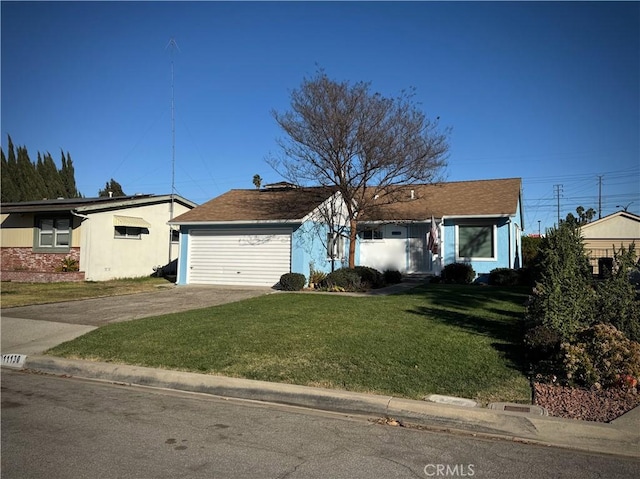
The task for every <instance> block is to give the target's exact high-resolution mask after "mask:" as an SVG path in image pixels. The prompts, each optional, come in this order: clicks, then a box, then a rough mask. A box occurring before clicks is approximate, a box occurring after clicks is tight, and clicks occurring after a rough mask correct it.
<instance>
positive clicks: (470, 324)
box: [407, 306, 528, 374]
mask: <svg viewBox="0 0 640 479" xmlns="http://www.w3.org/2000/svg"><path fill="white" fill-rule="evenodd" d="M407 312H408V313H411V314H415V315H417V316H424V317H428V318H429V320H431V321H434V322H439V323H443V324H447V325H451V326H455V327H457V328H461V329H464V330H466V331H469V332H472V333H474V334H478V335H481V336H487V337H490V338H493V339H495V340H496V341H494V342H492V343H491V346H492V347H493V348H494V349H495V350H496V351H498V352H500V354H501V355H502V357H503V358H505V359H506V360H507V361H509V362H510V363H511V364H512V365H513V367H514V368H515V369H517V370H518V371H520V372H522V373H524V374H528V363H527V361H526V358H525V355H524V349H523V347H522V340H523V335H524V326H523V322H522V321H518V320H517V319H516V318H519V317H520V315H519V314H517V313H515V312H512V311H504V310H498V309H493V310H492V312H493V313H497V314H500V315H505V316H510V317H509V318H504V319H500V318H495V319H494V318H486V317H482V316H477V315H475V314H465V313H462V312H456V311H448V310H445V309H440V308H434V307H429V306H420V307H418V308H417V309H412V310H407Z"/></svg>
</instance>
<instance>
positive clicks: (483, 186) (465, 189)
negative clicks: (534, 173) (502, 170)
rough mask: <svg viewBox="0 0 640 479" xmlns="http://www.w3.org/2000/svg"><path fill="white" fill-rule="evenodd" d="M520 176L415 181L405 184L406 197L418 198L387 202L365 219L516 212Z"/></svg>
mask: <svg viewBox="0 0 640 479" xmlns="http://www.w3.org/2000/svg"><path fill="white" fill-rule="evenodd" d="M520 188H521V180H520V178H507V179H498V180H476V181H456V182H451V183H434V184H430V185H413V186H406V187H404V188H403V192H402V193H403V195H402V196H403V198H404V199H409V198H411V190H413V191H414V197H415V199H414V200H410V201H398V202H394V203H391V204H384V203H385V202H386V200H385V199H384V197H382V198H381V199H380V202H381V203H382V205H381V206H380V207H379V208H374V209H372V210H370V211H369V213H368V214H366V215H364V216H363V217H362V218H360V219H361V221H391V220H408V221H411V220H425V219H428V218H430V217H431V215H433V216H434V217H436V218H440V217H442V216H503V215H513V214H515V213H516V210H517V207H518V200H519V198H520Z"/></svg>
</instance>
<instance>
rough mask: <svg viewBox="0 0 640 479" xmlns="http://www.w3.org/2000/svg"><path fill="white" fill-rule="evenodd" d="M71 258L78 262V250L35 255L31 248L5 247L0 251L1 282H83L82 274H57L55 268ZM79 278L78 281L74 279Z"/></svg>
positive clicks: (72, 249)
mask: <svg viewBox="0 0 640 479" xmlns="http://www.w3.org/2000/svg"><path fill="white" fill-rule="evenodd" d="M67 257H71V258H73V259H75V260H76V261H78V262H80V248H71V249H70V250H69V251H68V252H66V253H35V252H34V251H33V248H30V247H29V248H18V247H5V248H2V249H1V251H0V262H1V265H0V269H1V270H2V280H3V281H8V280H11V281H29V282H57V281H83V280H84V272H70V273H58V272H56V268H59V267H60V266H61V265H62V261H63V260H64V259H65V258H67ZM76 278H80V279H76Z"/></svg>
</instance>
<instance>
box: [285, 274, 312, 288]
mask: <svg viewBox="0 0 640 479" xmlns="http://www.w3.org/2000/svg"><path fill="white" fill-rule="evenodd" d="M306 282H307V279H306V278H305V277H304V274H300V273H285V274H283V275H282V276H280V288H281V289H283V290H284V291H300V290H301V289H302V288H304V285H305V284H306Z"/></svg>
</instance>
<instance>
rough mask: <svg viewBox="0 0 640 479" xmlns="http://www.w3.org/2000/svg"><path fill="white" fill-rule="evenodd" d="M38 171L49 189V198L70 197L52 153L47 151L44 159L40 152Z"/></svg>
mask: <svg viewBox="0 0 640 479" xmlns="http://www.w3.org/2000/svg"><path fill="white" fill-rule="evenodd" d="M37 169H38V173H39V174H40V177H41V178H42V179H43V180H44V184H45V187H46V190H47V196H46V197H47V198H49V199H54V198H68V196H67V190H66V188H65V186H64V184H63V182H62V178H61V175H60V171H58V167H57V166H56V164H55V162H54V161H53V158H52V157H51V153H47V154H46V155H45V156H44V160H42V159H41V157H40V153H38V163H37Z"/></svg>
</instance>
